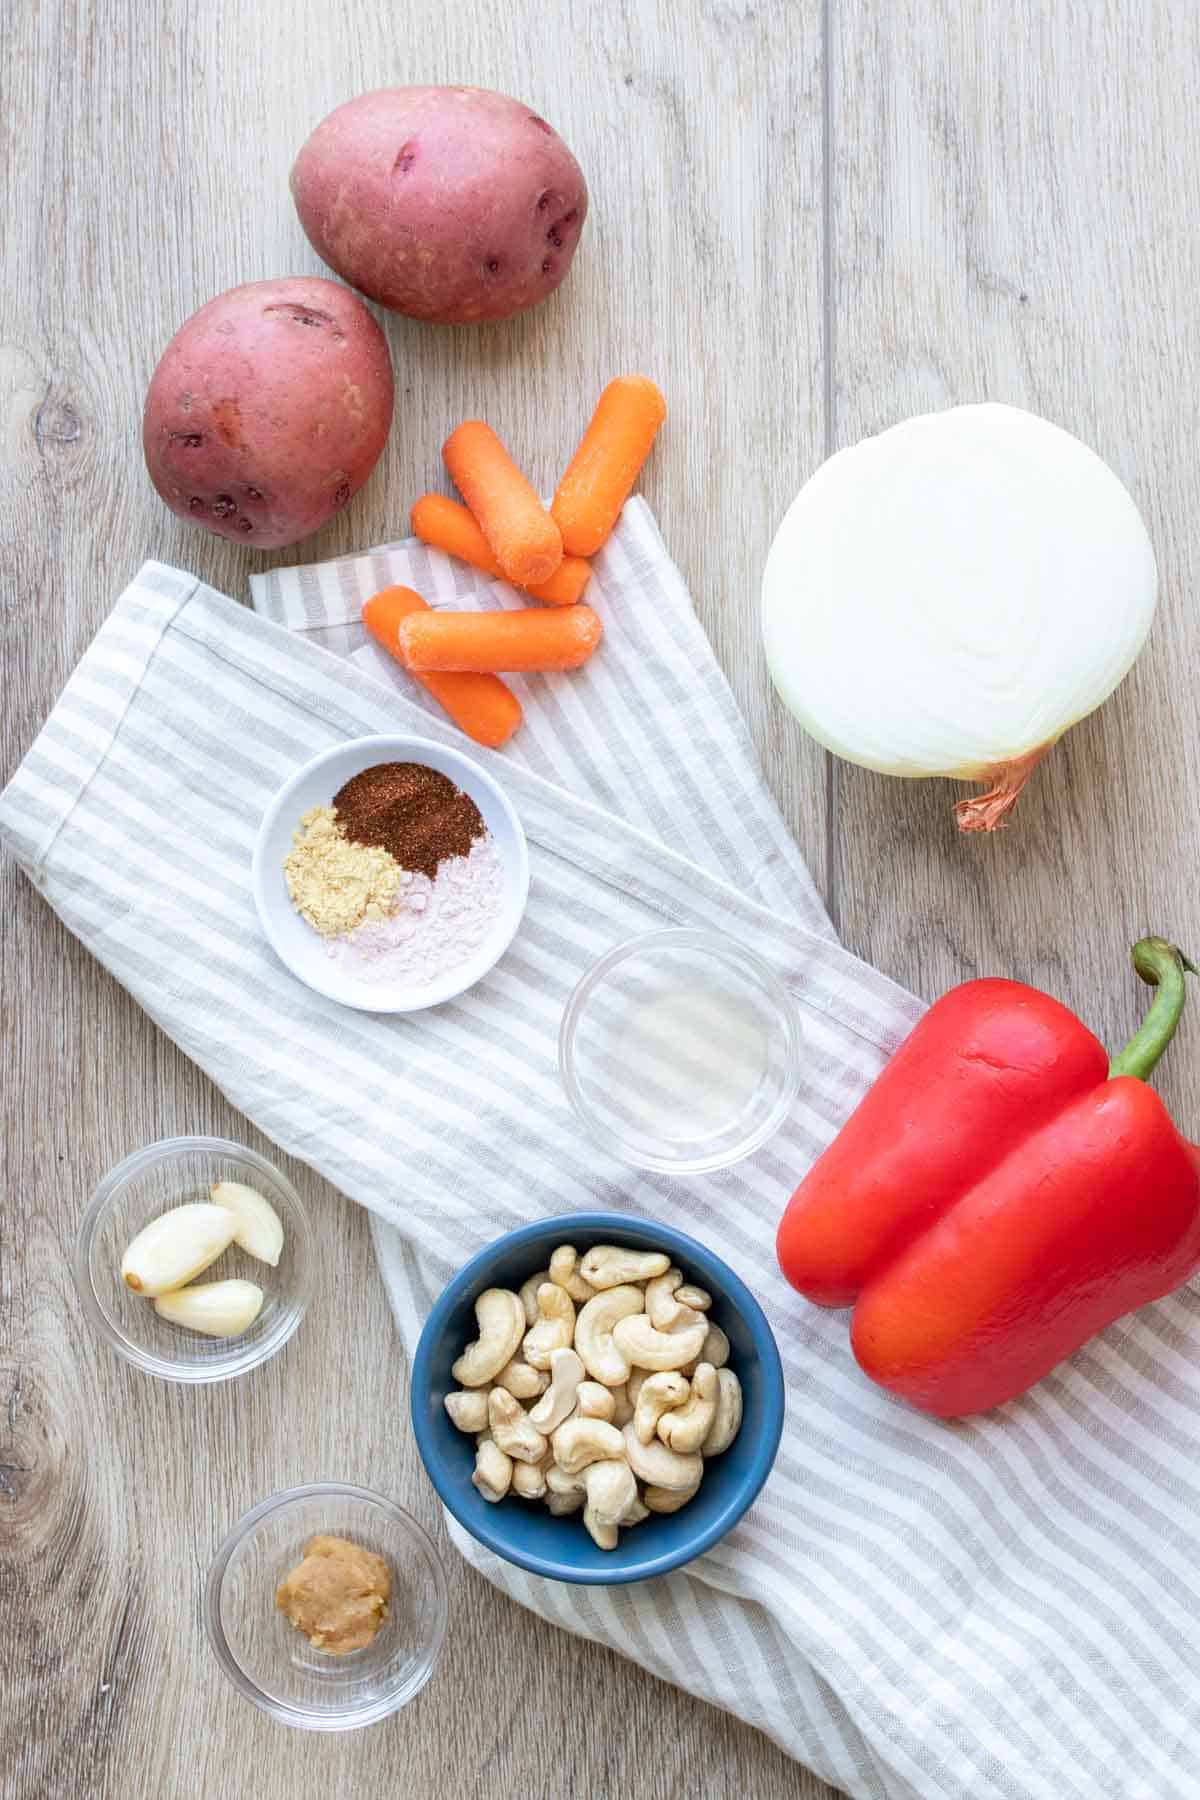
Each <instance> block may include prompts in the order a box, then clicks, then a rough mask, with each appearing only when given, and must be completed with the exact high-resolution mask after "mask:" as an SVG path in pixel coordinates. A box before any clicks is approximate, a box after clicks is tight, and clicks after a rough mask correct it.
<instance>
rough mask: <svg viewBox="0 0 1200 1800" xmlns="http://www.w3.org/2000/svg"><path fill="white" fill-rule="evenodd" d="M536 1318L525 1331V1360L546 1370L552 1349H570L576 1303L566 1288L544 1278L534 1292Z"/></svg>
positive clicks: (536, 1367)
mask: <svg viewBox="0 0 1200 1800" xmlns="http://www.w3.org/2000/svg"><path fill="white" fill-rule="evenodd" d="M537 1306H538V1319H537V1324H536V1325H534V1326H531V1327H530V1329H529V1330H528V1331H527V1332H526V1333H525V1340H524V1350H525V1361H526V1362H527V1363H531V1364H532V1365H533V1367H534V1368H535V1369H548V1368H549V1367H550V1355H551V1352H552V1351H554V1350H569V1349H570V1348H571V1339H572V1338H573V1337H574V1336H575V1303H574V1301H573V1300H572V1299H571V1296H570V1294H568V1293H567V1291H566V1289H565V1288H560V1287H557V1286H556V1285H555V1283H554V1282H553V1281H543V1283H542V1285H541V1287H540V1288H539V1289H538V1291H537Z"/></svg>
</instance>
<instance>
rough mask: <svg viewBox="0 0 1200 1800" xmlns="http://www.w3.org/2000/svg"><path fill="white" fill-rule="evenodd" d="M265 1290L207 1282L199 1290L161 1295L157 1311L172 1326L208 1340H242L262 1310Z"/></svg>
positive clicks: (243, 1284) (250, 1283) (233, 1282)
mask: <svg viewBox="0 0 1200 1800" xmlns="http://www.w3.org/2000/svg"><path fill="white" fill-rule="evenodd" d="M262 1303H263V1291H262V1289H261V1288H260V1287H259V1286H258V1283H257V1282H254V1281H236V1280H230V1281H203V1282H201V1283H200V1284H199V1285H198V1286H196V1287H185V1288H178V1289H177V1290H176V1291H175V1292H174V1293H172V1294H160V1295H159V1297H158V1299H157V1300H156V1301H155V1302H154V1310H155V1312H156V1313H157V1314H158V1316H159V1318H160V1319H166V1320H168V1322H169V1323H170V1324H172V1325H186V1326H187V1328H188V1330H189V1331H202V1332H203V1333H204V1335H205V1337H216V1338H228V1337H238V1336H239V1335H240V1334H241V1333H242V1332H243V1331H247V1330H248V1329H249V1327H250V1326H251V1325H253V1323H254V1321H255V1319H257V1317H258V1315H259V1313H260V1312H261V1311H262Z"/></svg>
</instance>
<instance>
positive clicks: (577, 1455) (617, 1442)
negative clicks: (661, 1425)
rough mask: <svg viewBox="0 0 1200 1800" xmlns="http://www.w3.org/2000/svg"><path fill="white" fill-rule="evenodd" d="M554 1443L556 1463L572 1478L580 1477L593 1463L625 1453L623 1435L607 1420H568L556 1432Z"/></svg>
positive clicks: (552, 1440) (552, 1441)
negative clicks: (582, 1470) (573, 1476)
mask: <svg viewBox="0 0 1200 1800" xmlns="http://www.w3.org/2000/svg"><path fill="white" fill-rule="evenodd" d="M626 1430H628V1427H626ZM551 1443H552V1444H553V1445H554V1460H555V1462H556V1463H557V1464H558V1466H559V1468H560V1469H565V1470H566V1471H567V1474H568V1475H578V1474H579V1472H580V1470H581V1469H586V1468H587V1466H588V1464H589V1463H594V1462H600V1461H601V1459H602V1458H604V1457H620V1456H623V1455H624V1454H625V1450H624V1439H623V1437H622V1435H621V1433H620V1432H619V1431H618V1430H617V1428H616V1426H615V1425H609V1424H608V1423H607V1421H606V1420H604V1419H568V1420H567V1422H566V1424H565V1425H560V1426H559V1428H558V1430H557V1431H556V1432H555V1433H554V1436H553V1438H552V1439H551Z"/></svg>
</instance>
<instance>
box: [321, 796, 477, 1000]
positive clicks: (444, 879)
mask: <svg viewBox="0 0 1200 1800" xmlns="http://www.w3.org/2000/svg"><path fill="white" fill-rule="evenodd" d="M503 904H504V859H503V857H502V856H501V855H500V852H499V850H498V849H497V847H496V840H495V838H493V837H492V835H491V833H490V832H485V833H484V835H483V836H482V837H480V838H476V839H475V842H474V843H473V844H472V845H471V849H470V852H469V854H468V855H466V856H451V857H447V859H446V861H445V862H444V863H442V864H441V865H440V867H439V868H438V872H437V875H436V877H435V878H434V880H432V881H430V879H429V877H428V876H427V875H422V874H421V873H420V872H419V871H417V870H412V869H406V870H405V871H404V873H403V875H402V876H401V877H400V893H399V896H398V898H397V901H396V905H395V907H394V909H393V911H392V912H390V913H389V914H388V916H387V917H386V918H384V919H365V920H364V921H363V923H362V924H361V925H356V926H355V928H354V930H353V931H348V932H346V933H345V934H344V935H343V936H342V937H337V938H331V939H330V940H329V954H330V956H332V957H333V958H334V959H335V960H336V962H337V963H338V965H339V967H340V968H341V969H342V971H343V973H344V974H346V975H349V976H351V977H352V978H357V979H358V980H361V981H387V982H395V983H396V984H398V985H400V986H403V987H427V986H428V985H429V983H430V982H432V981H436V980H437V978H438V976H439V975H444V974H445V973H446V972H447V970H449V969H453V968H458V967H461V965H462V964H463V963H464V962H466V961H467V960H468V959H469V958H470V957H471V956H473V955H474V954H475V952H476V951H477V950H478V949H479V947H480V945H481V944H482V943H483V941H484V939H485V938H486V937H487V935H488V933H489V931H490V930H491V929H492V926H493V925H494V924H495V922H496V920H497V918H498V917H499V915H500V911H501V908H502V906H503Z"/></svg>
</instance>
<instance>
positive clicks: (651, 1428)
mask: <svg viewBox="0 0 1200 1800" xmlns="http://www.w3.org/2000/svg"><path fill="white" fill-rule="evenodd" d="M690 1392H691V1389H690V1388H689V1387H688V1384H687V1382H686V1381H685V1380H684V1378H683V1376H682V1375H679V1374H677V1373H676V1372H675V1370H673V1369H664V1370H663V1371H662V1373H661V1374H659V1375H648V1376H647V1377H646V1380H645V1381H643V1383H642V1391H641V1393H640V1394H639V1395H638V1403H637V1405H636V1407H635V1408H634V1412H633V1429H634V1430H635V1431H636V1432H637V1437H638V1443H639V1444H648V1443H649V1442H650V1439H651V1438H652V1437H653V1436H654V1433H655V1431H656V1429H657V1427H658V1421H659V1419H660V1418H661V1417H662V1415H663V1413H665V1412H670V1410H671V1408H672V1407H675V1406H682V1405H683V1404H684V1402H685V1401H686V1400H687V1398H688V1395H689V1393H690ZM707 1429H708V1427H707V1426H706V1427H705V1430H707ZM667 1441H668V1440H667V1439H665V1438H664V1439H663V1442H664V1443H666V1442H667ZM675 1447H676V1448H683V1446H682V1445H677V1446H675ZM697 1447H698V1446H697Z"/></svg>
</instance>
